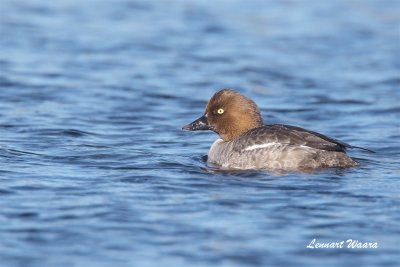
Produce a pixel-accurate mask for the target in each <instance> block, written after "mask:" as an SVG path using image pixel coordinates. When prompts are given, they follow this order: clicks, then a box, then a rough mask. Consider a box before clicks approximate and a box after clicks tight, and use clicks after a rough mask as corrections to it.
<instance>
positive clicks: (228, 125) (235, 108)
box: [182, 89, 263, 141]
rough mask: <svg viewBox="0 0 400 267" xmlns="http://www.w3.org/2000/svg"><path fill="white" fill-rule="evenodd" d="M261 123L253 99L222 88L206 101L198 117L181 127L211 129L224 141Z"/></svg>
mask: <svg viewBox="0 0 400 267" xmlns="http://www.w3.org/2000/svg"><path fill="white" fill-rule="evenodd" d="M262 125H263V121H262V117H261V114H260V110H259V109H258V107H257V105H256V103H254V101H253V100H251V99H249V98H247V97H245V96H244V95H241V94H239V93H238V92H236V91H234V90H231V89H222V90H221V91H218V92H217V93H215V94H214V96H213V97H211V99H210V100H209V101H208V103H207V106H206V110H205V112H204V114H203V116H201V117H200V118H199V119H197V120H195V121H194V122H192V123H189V124H188V125H185V126H183V127H182V129H184V130H189V131H199V130H211V131H214V132H216V133H217V134H218V135H219V136H220V137H221V138H222V140H224V141H231V140H233V139H235V138H237V137H239V136H240V135H241V134H243V133H245V132H247V131H249V130H251V129H253V128H257V127H260V126H262Z"/></svg>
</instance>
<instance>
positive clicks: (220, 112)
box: [217, 108, 225, 115]
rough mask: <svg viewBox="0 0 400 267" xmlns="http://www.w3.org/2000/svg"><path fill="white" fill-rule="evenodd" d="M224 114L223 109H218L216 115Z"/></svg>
mask: <svg viewBox="0 0 400 267" xmlns="http://www.w3.org/2000/svg"><path fill="white" fill-rule="evenodd" d="M224 112H225V110H224V109H223V108H220V109H218V110H217V113H218V114H219V115H221V114H223V113H224Z"/></svg>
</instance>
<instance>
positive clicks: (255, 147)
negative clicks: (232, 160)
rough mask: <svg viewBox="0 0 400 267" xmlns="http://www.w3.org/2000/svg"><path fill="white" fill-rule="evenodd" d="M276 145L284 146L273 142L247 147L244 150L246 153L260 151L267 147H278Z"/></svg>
mask: <svg viewBox="0 0 400 267" xmlns="http://www.w3.org/2000/svg"><path fill="white" fill-rule="evenodd" d="M276 145H282V144H280V143H275V142H273V143H266V144H259V145H252V146H248V147H246V148H245V149H243V150H244V151H249V150H254V149H260V148H267V147H271V146H276Z"/></svg>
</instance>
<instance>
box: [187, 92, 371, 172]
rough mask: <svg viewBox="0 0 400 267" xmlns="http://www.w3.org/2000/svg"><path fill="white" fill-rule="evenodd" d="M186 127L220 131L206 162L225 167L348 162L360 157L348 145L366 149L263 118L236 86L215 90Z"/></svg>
mask: <svg viewBox="0 0 400 267" xmlns="http://www.w3.org/2000/svg"><path fill="white" fill-rule="evenodd" d="M182 129H183V130H188V131H203V130H211V131H213V132H215V133H217V134H218V135H219V138H218V139H217V140H216V141H215V142H214V143H213V144H212V145H211V148H210V150H209V151H208V155H207V162H208V163H211V164H213V165H217V166H220V167H222V168H224V169H242V170H247V169H271V170H288V171H291V170H294V171H296V170H314V169H321V168H349V167H356V166H358V165H359V163H358V162H357V161H355V160H354V159H352V158H351V157H349V156H348V155H347V154H346V149H347V148H360V149H364V148H361V147H356V146H351V145H349V144H347V143H344V142H341V141H338V140H336V139H334V138H330V137H328V136H325V135H323V134H320V133H317V132H314V131H310V130H306V129H303V128H301V127H297V126H291V125H285V124H264V123H263V119H262V116H261V112H260V109H259V108H258V106H257V104H256V103H255V102H254V101H253V100H251V99H250V98H248V97H246V96H244V95H242V94H240V93H239V92H237V91H235V90H233V89H222V90H220V91H218V92H216V93H215V94H214V95H213V96H212V97H211V99H210V100H209V101H208V103H207V105H206V108H205V112H204V114H203V115H202V116H201V117H200V118H198V119H197V120H195V121H193V122H192V123H189V124H187V125H185V126H183V127H182ZM365 150H368V149H365Z"/></svg>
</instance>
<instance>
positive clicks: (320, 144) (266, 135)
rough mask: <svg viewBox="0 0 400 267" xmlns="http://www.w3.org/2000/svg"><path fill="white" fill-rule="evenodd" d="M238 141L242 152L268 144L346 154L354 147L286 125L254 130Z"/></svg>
mask: <svg viewBox="0 0 400 267" xmlns="http://www.w3.org/2000/svg"><path fill="white" fill-rule="evenodd" d="M238 141H239V142H238V143H237V144H238V145H237V148H238V149H240V150H249V149H256V148H262V147H263V146H267V145H268V144H271V145H273V144H288V145H294V146H307V147H311V148H315V149H319V150H325V151H337V152H345V151H346V148H352V147H353V146H351V145H349V144H346V143H343V142H340V141H338V140H336V139H333V138H330V137H328V136H325V135H323V134H320V133H317V132H313V131H309V130H306V129H303V128H300V127H296V126H290V125H284V124H270V125H264V126H261V127H259V128H255V129H252V130H250V131H248V132H246V133H244V134H243V135H242V136H240V137H239V139H238Z"/></svg>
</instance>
